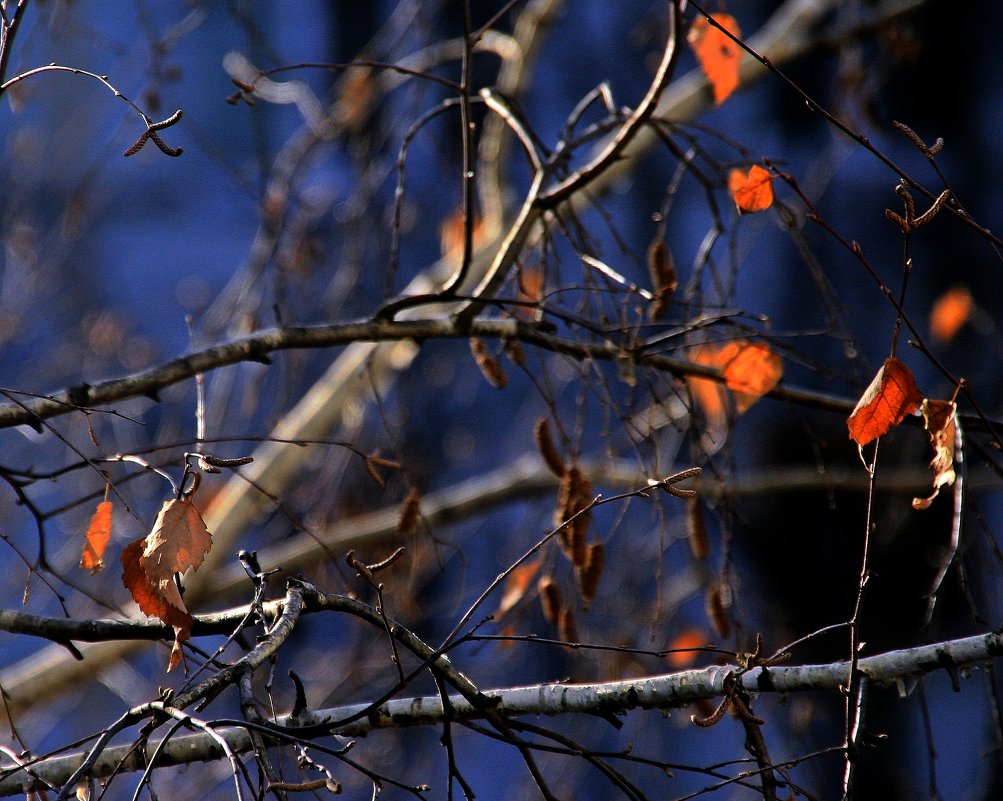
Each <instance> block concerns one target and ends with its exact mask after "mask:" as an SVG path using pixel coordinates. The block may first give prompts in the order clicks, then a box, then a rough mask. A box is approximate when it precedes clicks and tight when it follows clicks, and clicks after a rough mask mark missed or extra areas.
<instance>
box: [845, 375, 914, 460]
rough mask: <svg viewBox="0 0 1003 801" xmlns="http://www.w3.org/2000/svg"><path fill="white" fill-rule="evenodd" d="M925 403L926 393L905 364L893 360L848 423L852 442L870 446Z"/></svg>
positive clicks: (870, 388)
mask: <svg viewBox="0 0 1003 801" xmlns="http://www.w3.org/2000/svg"><path fill="white" fill-rule="evenodd" d="M922 402H923V393H922V392H920V391H919V387H917V386H916V379H915V378H913V375H912V372H911V371H910V370H909V368H908V367H906V366H905V364H904V363H903V362H900V361H899V360H898V359H896V358H895V357H894V356H889V357H888V358H887V359H885V363H884V364H883V365H881V369H880V370H878V374H877V375H876V376H874V380H873V381H871V385H870V386H869V387H868V388H867V389H866V390H865V392H864V394H863V395H862V396H861V397H860V400H859V401H857V406H856V408H855V409H854V410H853V413H852V414H851V415H850V417H849V419H848V420H847V421H846V425H847V427H848V428H849V429H850V439H852V440H853V441H854V442H856V443H857V444H858V445H861V446H863V445H866V444H867V443H868V442H870V441H871V440H874V439H877V438H878V437H880V436H882V435H884V434H886V433H887V432H888V431H889V429H891V427H892V426H897V425H898V424H899V423H901V422H902V420H903V419H904V418H905V416H906V415H907V414H912V413H913V412H914V411H916V409H917V408H918V407H919V405H920V403H922Z"/></svg>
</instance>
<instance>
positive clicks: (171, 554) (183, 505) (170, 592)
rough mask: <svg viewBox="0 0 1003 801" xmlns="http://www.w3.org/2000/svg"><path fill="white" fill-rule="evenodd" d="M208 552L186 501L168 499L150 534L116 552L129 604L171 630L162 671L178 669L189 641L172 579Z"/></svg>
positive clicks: (204, 532) (207, 538)
mask: <svg viewBox="0 0 1003 801" xmlns="http://www.w3.org/2000/svg"><path fill="white" fill-rule="evenodd" d="M211 547H212V535H211V534H210V533H209V530H208V529H207V528H206V525H205V522H204V521H203V520H202V515H200V514H199V512H198V509H196V508H195V505H194V504H193V503H192V502H191V500H188V499H172V500H169V501H165V502H164V505H163V506H162V507H161V509H160V513H159V514H158V515H157V520H156V522H155V523H154V524H153V529H152V530H151V531H150V533H149V534H148V535H147V536H146V537H145V538H143V539H139V540H136V541H135V542H132V543H130V544H129V545H128V546H126V548H125V550H124V551H122V556H121V560H122V566H123V571H122V583H123V584H124V585H125V587H126V589H128V590H129V592H130V594H131V595H132V597H133V600H135V602H136V603H137V604H138V605H139V608H140V609H141V610H142V611H143V612H144V613H145V614H147V615H151V616H152V615H155V616H156V617H159V618H160V619H161V620H162V621H164V623H166V624H168V625H169V626H172V627H173V628H174V647H173V649H172V650H171V656H170V661H169V662H168V666H167V670H168V672H169V671H171V670H172V669H173V668H175V667H177V666H178V664H180V662H181V659H182V652H181V643H183V642H184V641H185V640H187V639H188V638H189V637H190V636H191V629H192V623H193V620H192V616H191V615H190V614H189V613H188V609H187V608H186V607H185V603H184V601H183V600H182V598H181V591H180V589H179V588H178V583H177V581H176V580H175V575H176V574H183V573H185V572H186V571H187V570H197V569H198V567H199V565H201V564H202V561H203V560H204V559H205V555H206V554H207V553H208V552H209V549H210V548H211Z"/></svg>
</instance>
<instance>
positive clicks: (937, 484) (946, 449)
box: [912, 398, 958, 509]
mask: <svg viewBox="0 0 1003 801" xmlns="http://www.w3.org/2000/svg"><path fill="white" fill-rule="evenodd" d="M920 411H922V413H923V425H924V426H925V427H926V430H927V432H928V433H929V435H930V444H931V445H932V446H933V454H934V455H933V459H932V460H931V461H930V472H931V473H933V494H931V495H930V496H929V497H927V498H913V499H912V506H913V509H926V508H928V507H929V506H930V504H931V503H933V499H934V498H936V497H937V495H938V493H939V492H940V488H941V487H944V486H950V485H951V484H953V483H954V480H955V479H956V478H957V475H956V473H955V472H954V448H955V441H956V437H957V429H958V422H957V413H958V405H957V404H956V403H955V402H954V401H944V400H930V399H929V398H926V399H924V400H923V405H922V406H921V407H920Z"/></svg>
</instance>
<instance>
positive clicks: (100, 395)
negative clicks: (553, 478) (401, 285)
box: [0, 318, 981, 428]
mask: <svg viewBox="0 0 1003 801" xmlns="http://www.w3.org/2000/svg"><path fill="white" fill-rule="evenodd" d="M472 336H476V337H482V338H486V339H506V340H518V341H520V342H523V343H526V344H528V345H533V346H536V347H540V348H543V349H545V350H549V351H552V352H554V353H562V354H565V355H567V356H570V357H572V358H576V359H596V360H600V361H617V360H621V361H622V360H623V359H630V360H632V361H633V362H634V363H635V364H637V365H643V366H646V367H651V368H654V369H658V370H662V371H664V372H668V373H671V374H672V375H674V376H677V377H685V376H696V377H703V378H709V379H711V380H716V381H723V378H722V376H721V370H719V369H717V368H714V367H707V366H705V365H702V364H695V363H693V362H689V361H686V360H685V359H675V358H671V357H668V356H663V355H658V354H650V353H646V352H644V349H645V342H644V341H643V340H642V341H640V342H638V343H637V344H636V345H635V346H633V347H628V346H619V345H616V344H613V343H611V342H609V341H606V342H586V341H578V340H574V339H569V338H567V337H561V336H557V335H555V334H552V333H550V332H549V331H547V330H546V329H545V328H544V327H543V326H540V325H533V324H529V323H524V322H522V321H521V320H513V319H508V320H496V319H488V320H473V321H471V322H469V323H466V322H461V321H457V320H455V319H448V318H446V319H425V320H381V319H376V320H367V321H361V322H351V323H331V324H325V325H315V326H295V327H283V328H270V329H267V330H264V331H259V332H257V333H254V334H250V335H248V336H245V337H241V338H239V339H235V340H232V341H231V342H226V343H223V344H220V345H214V346H212V347H209V348H206V349H204V350H200V351H196V352H194V353H190V354H187V355H185V356H179V357H178V358H176V359H172V360H171V361H169V362H165V363H163V364H160V365H157V366H154V367H150V368H147V369H146V370H141V371H139V372H137V373H133V374H132V375H129V376H124V377H122V378H114V379H110V380H108V381H102V382H100V383H96V384H79V385H77V386H74V387H70V388H68V389H65V390H61V391H59V392H56V393H55V394H53V395H50V396H31V397H26V398H25V399H24V400H23V401H20V402H18V403H4V404H0V428H10V427H12V426H19V425H31V426H34V427H36V428H37V427H38V421H39V420H42V419H46V418H50V417H55V416H57V415H61V414H67V413H69V412H72V411H76V410H80V409H89V408H93V407H96V406H102V405H105V404H109V403H114V402H115V401H121V400H125V399H128V398H135V397H151V398H154V399H156V398H157V396H158V394H159V392H160V391H161V390H163V389H164V388H165V387H169V386H171V385H172V384H177V383H178V382H180V381H185V380H187V379H189V378H193V377H194V376H196V375H199V374H201V373H207V372H210V371H212V370H215V369H218V368H220V367H226V366H228V365H233V364H239V363H241V362H248V361H256V362H265V363H268V362H269V354H271V353H274V352H277V351H282V350H293V349H309V348H331V347H337V346H340V345H347V344H350V343H353V342H400V341H406V340H410V341H414V342H424V341H426V340H435V339H466V338H469V337H472ZM7 392H8V393H9V394H11V395H16V394H17V390H7ZM768 395H769V397H773V398H778V399H781V400H786V401H789V402H791V403H796V404H798V405H800V406H807V407H811V408H816V409H823V410H827V411H833V412H840V413H843V414H849V413H850V412H852V411H853V408H854V406H855V405H856V400H855V399H853V398H846V397H839V396H836V395H831V394H828V393H824V392H817V391H814V390H807V389H799V388H796V387H787V386H778V387H776V388H775V389H773V390H772V391H771V392H770V393H769V394H768ZM959 417H960V419H961V420H962V421H963V422H966V423H967V424H969V425H976V426H977V425H979V424H980V422H981V421H979V420H978V419H977V418H973V417H969V416H965V415H959ZM908 419H910V420H911V419H912V418H908ZM916 420H917V422H919V420H918V418H916Z"/></svg>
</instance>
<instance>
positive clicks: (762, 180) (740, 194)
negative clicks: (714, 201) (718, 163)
mask: <svg viewBox="0 0 1003 801" xmlns="http://www.w3.org/2000/svg"><path fill="white" fill-rule="evenodd" d="M728 191H729V192H730V193H731V199H732V200H734V201H735V208H737V209H738V210H739V212H741V213H742V214H746V213H751V212H754V211H763V210H764V209H768V208H769V207H770V206H772V205H773V176H772V175H770V173H769V171H768V170H766V169H764V168H763V167H760V166H759V165H758V164H753V165H752V166H751V167H750V168H749V171H748V172H745V171H744V170H732V171H731V172H730V173H729V174H728Z"/></svg>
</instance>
